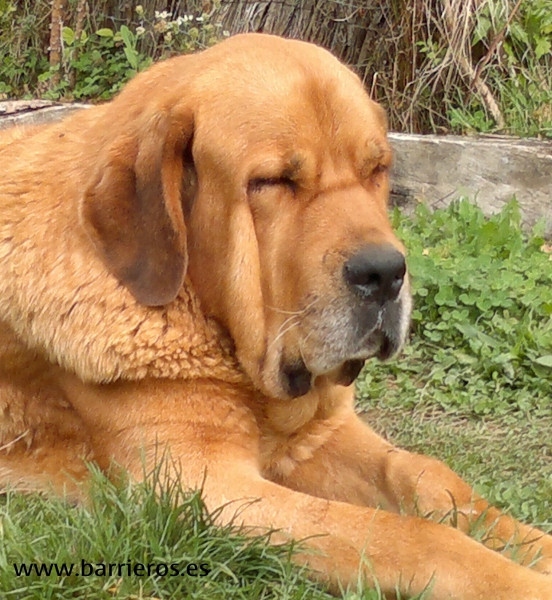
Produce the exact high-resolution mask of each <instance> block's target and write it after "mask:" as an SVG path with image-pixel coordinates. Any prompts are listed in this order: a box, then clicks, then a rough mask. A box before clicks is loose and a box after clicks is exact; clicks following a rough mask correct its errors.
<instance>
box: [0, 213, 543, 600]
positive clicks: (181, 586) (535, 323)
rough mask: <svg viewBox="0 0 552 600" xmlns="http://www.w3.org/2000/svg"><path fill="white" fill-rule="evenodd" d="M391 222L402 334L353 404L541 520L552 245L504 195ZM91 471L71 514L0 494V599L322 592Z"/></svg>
mask: <svg viewBox="0 0 552 600" xmlns="http://www.w3.org/2000/svg"><path fill="white" fill-rule="evenodd" d="M393 220H394V225H395V226H396V228H397V230H398V231H399V235H400V236H401V237H402V238H403V239H404V241H405V244H406V245H407V247H408V248H409V253H410V254H409V267H410V270H411V273H412V275H413V282H414V291H415V298H416V310H415V312H414V315H413V326H412V339H411V341H410V344H409V346H408V347H407V348H406V350H405V352H404V354H403V356H402V357H401V358H399V359H396V360H394V361H392V362H390V363H388V364H376V363H370V364H368V365H367V366H366V368H365V370H364V371H363V373H362V375H361V377H360V378H359V383H358V390H359V410H360V411H361V412H362V414H363V415H364V417H365V418H366V419H367V420H368V421H369V422H370V423H371V424H372V425H373V426H374V427H375V428H376V429H377V430H378V431H380V432H383V433H384V434H385V435H386V436H387V437H388V438H389V439H391V440H393V441H394V442H396V443H398V444H400V445H402V446H404V447H406V448H410V449H413V450H416V451H421V452H424V453H426V454H431V455H434V456H437V457H439V458H441V459H443V460H445V461H446V462H447V463H448V464H449V465H450V466H451V467H452V468H454V469H455V470H457V471H458V472H459V473H461V474H462V475H463V476H464V477H465V478H467V479H468V480H469V481H470V482H471V483H472V484H474V485H475V487H476V489H477V490H478V491H480V492H482V493H483V494H484V495H485V496H486V497H487V498H488V499H490V500H492V501H493V502H495V503H496V504H498V505H500V506H501V507H503V508H505V509H507V510H509V511H511V512H512V514H514V515H515V516H517V517H519V518H522V519H526V520H529V521H531V522H533V523H535V524H538V525H540V526H541V527H544V528H548V529H552V436H551V435H550V431H551V427H552V406H551V400H552V252H551V251H552V248H551V247H550V246H549V245H548V244H547V243H546V242H545V240H544V239H543V238H542V231H540V230H539V227H536V228H535V230H534V231H533V232H532V233H531V234H528V235H526V234H524V233H522V231H521V229H520V225H519V221H520V219H519V213H518V210H517V206H516V204H515V203H511V204H510V205H508V206H507V207H506V208H505V210H504V211H503V212H502V213H501V214H500V215H497V216H495V217H493V218H492V219H490V220H487V219H485V218H484V217H483V215H482V214H481V212H480V211H479V210H478V209H477V208H475V207H474V206H473V205H471V204H469V203H468V202H466V201H461V202H459V203H456V204H455V205H453V206H452V207H451V208H449V209H446V210H442V211H437V212H436V213H430V212H429V211H427V209H426V208H425V207H424V206H423V205H420V206H419V207H418V210H417V211H416V214H415V215H414V216H413V217H412V218H405V217H403V216H401V215H400V214H399V213H398V212H395V213H394V214H393ZM95 480H96V481H95V485H94V486H93V490H94V493H93V498H92V501H91V502H90V504H89V505H88V506H85V507H83V506H81V507H74V506H69V505H66V504H64V503H63V502H61V501H54V500H46V499H44V498H41V497H40V496H22V495H17V494H13V493H7V494H4V496H3V497H2V498H1V499H0V596H1V597H2V599H4V598H6V600H8V599H18V600H23V599H29V600H30V599H33V600H45V599H48V598H52V599H54V598H55V599H56V600H58V599H69V598H71V599H74V598H86V599H89V600H100V599H106V600H107V599H110V600H111V599H118V598H120V599H123V598H125V599H128V600H138V599H142V598H143V599H150V600H154V599H156V598H158V599H161V598H175V599H179V600H180V599H184V598H186V599H188V598H190V599H193V598H197V599H201V600H206V599H208V600H211V599H212V600H217V599H219V598H220V599H221V600H222V599H228V598H231V599H241V598H243V599H248V600H251V599H255V600H257V599H267V600H268V599H281V600H283V599H289V600H299V599H303V598H304V599H307V598H308V599H312V600H321V599H328V598H329V596H328V595H327V594H326V592H325V591H324V590H323V589H322V588H320V587H317V586H315V585H314V584H313V583H310V582H309V581H308V579H306V577H305V576H304V573H302V572H301V571H300V570H299V569H297V568H295V567H293V566H291V563H290V556H291V554H292V552H293V548H290V547H283V548H273V547H270V546H269V545H268V544H267V540H266V538H262V537H261V538H256V539H250V538H247V537H245V536H244V535H243V534H242V533H241V532H240V531H238V530H236V529H232V528H231V527H228V528H226V529H220V528H217V527H215V526H214V525H213V519H212V516H209V515H207V514H206V513H205V510H204V508H203V505H202V502H201V498H200V496H199V494H197V493H196V494H192V495H191V496H190V495H185V494H182V491H181V490H179V489H177V488H175V487H173V488H172V489H169V490H168V491H167V492H166V494H164V495H163V496H162V497H161V498H159V497H156V495H155V494H154V493H153V487H154V486H153V484H152V483H151V482H150V483H149V484H146V485H144V486H138V487H129V486H127V485H125V484H120V485H118V486H115V485H113V484H111V483H109V482H108V481H106V480H105V479H103V478H102V477H101V476H99V475H98V474H95ZM175 504H176V505H177V508H175ZM82 560H85V561H86V563H87V565H88V566H87V567H86V569H88V571H89V572H90V575H89V576H87V577H83V576H76V575H75V574H74V573H73V574H69V573H67V572H65V573H59V574H56V573H55V571H52V572H51V573H50V575H49V576H47V575H45V574H44V573H43V574H42V575H38V574H37V573H36V572H33V573H30V574H28V575H25V574H20V575H16V574H15V572H14V567H13V565H14V563H15V564H17V565H20V564H21V563H26V564H27V565H30V564H31V563H35V564H36V565H45V566H46V567H49V566H50V565H52V564H54V563H57V565H58V567H59V565H61V564H62V563H66V564H67V565H69V564H70V563H74V564H75V565H76V566H77V568H78V569H82V568H83V563H82V562H81V561H82ZM110 563H113V564H115V563H117V564H116V565H115V567H114V568H113V569H112V573H111V574H109V572H108V571H109V564H110ZM129 563H130V564H129ZM127 564H129V566H128V567H127V566H125V565H127ZM102 565H103V566H102ZM119 565H121V566H119ZM136 565H141V566H142V568H141V569H140V570H139V571H138V572H136V573H135V572H131V573H129V572H128V571H127V568H128V569H133V568H135V567H136ZM172 567H174V568H172ZM18 568H19V567H18ZM148 569H149V571H148ZM176 572H178V573H179V575H178V576H177V575H176ZM344 597H346V598H347V600H360V599H361V598H362V599H363V600H376V599H377V598H379V597H380V595H379V594H378V592H377V591H369V590H364V591H363V592H360V593H359V594H357V593H352V592H349V593H344Z"/></svg>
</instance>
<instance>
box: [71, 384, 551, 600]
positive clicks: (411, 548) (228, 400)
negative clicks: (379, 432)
mask: <svg viewBox="0 0 552 600" xmlns="http://www.w3.org/2000/svg"><path fill="white" fill-rule="evenodd" d="M73 391H74V392H75V391H76V390H75V389H73ZM246 396H247V392H246V391H245V390H240V389H235V388H233V387H232V386H227V387H225V386H224V385H222V384H220V383H216V382H215V383H212V382H209V381H205V382H191V383H186V382H178V381H176V382H174V381H172V382H171V381H151V382H146V381H143V382H139V383H136V384H135V383H128V384H127V383H120V384H114V385H109V386H89V387H88V388H87V387H86V386H85V387H84V389H81V390H80V391H79V392H78V393H77V394H75V396H74V397H75V403H76V404H78V408H79V411H80V412H81V414H82V416H83V419H84V420H85V421H86V422H87V423H88V426H89V428H90V430H91V431H93V432H94V434H93V437H94V440H95V444H96V450H97V453H98V455H102V454H103V456H104V458H105V459H107V458H108V457H111V458H112V459H113V460H115V461H116V462H118V463H119V464H120V465H121V466H123V467H124V468H126V469H127V470H128V471H129V472H130V473H131V474H133V476H134V477H135V478H136V479H140V478H141V477H142V476H143V473H144V468H143V461H144V460H145V462H146V471H147V470H148V469H149V468H151V467H152V466H153V465H154V464H155V461H156V460H157V459H158V458H159V454H160V453H159V450H160V449H161V450H165V449H166V450H168V451H169V452H170V457H171V460H170V461H169V462H168V463H167V466H168V468H169V470H170V474H172V475H173V476H175V477H179V478H181V480H182V483H183V485H184V487H185V488H186V487H189V488H196V487H199V486H201V487H202V488H203V494H204V498H205V500H206V502H207V505H208V507H209V509H211V510H216V509H218V508H220V507H224V509H223V510H222V512H221V513H219V514H220V519H221V522H224V523H228V522H233V523H236V524H240V523H243V524H244V525H245V526H247V527H250V528H251V531H252V532H260V531H269V530H274V529H276V530H277V531H276V533H274V534H273V540H274V541H275V542H279V541H282V540H286V539H290V538H291V539H296V540H303V543H304V550H303V551H302V552H301V553H300V554H298V555H297V560H298V561H300V562H302V563H303V564H307V565H308V566H309V567H310V568H311V569H312V570H313V571H314V573H315V576H317V577H319V578H321V579H323V580H326V581H329V583H330V585H331V586H332V589H334V590H336V591H337V590H338V589H339V585H340V584H342V585H344V586H349V585H351V586H354V585H355V584H356V582H357V581H358V579H359V576H360V577H361V578H363V579H366V580H367V581H368V582H373V581H374V580H375V581H377V582H378V584H379V586H380V587H381V589H382V590H383V591H384V592H385V593H387V594H390V595H391V594H393V593H394V591H395V590H396V589H398V590H400V592H401V593H402V595H403V597H404V596H408V595H411V594H416V593H419V592H421V591H422V590H423V589H424V588H426V586H428V585H431V586H432V595H431V597H432V598H433V599H434V600H445V599H447V600H452V599H457V600H483V599H487V598H493V599H494V600H549V599H550V598H552V581H551V580H550V579H548V578H546V577H543V576H542V575H540V574H538V573H535V572H534V571H531V570H530V569H527V568H525V567H522V566H520V565H517V564H515V563H513V562H511V561H510V560H508V559H506V558H505V557H503V556H500V555H498V554H496V553H495V552H492V551H491V550H489V549H487V548H485V547H483V546H482V545H480V544H478V543H477V542H475V541H473V540H471V539H470V538H468V537H467V536H465V535H464V534H463V533H462V532H460V531H458V530H454V529H451V528H449V527H446V526H444V525H439V524H437V523H434V522H431V521H429V520H424V519H421V518H417V517H408V516H402V515H398V514H393V513H391V512H387V511H384V510H379V509H374V508H369V507H366V506H354V505H352V504H348V503H345V502H339V501H334V500H326V499H323V498H319V497H316V496H314V495H309V494H305V493H302V492H299V491H295V490H291V489H288V488H286V487H283V486H281V485H278V484H276V483H274V482H272V481H268V480H266V479H265V478H264V477H263V476H262V475H261V461H260V453H259V448H260V447H259V442H260V432H259V431H258V426H257V421H256V418H255V416H254V415H253V413H252V412H251V410H250V409H249V408H248V406H247V402H246V401H245V400H246ZM343 431H344V430H343ZM328 458H329V460H332V457H331V456H329V457H328Z"/></svg>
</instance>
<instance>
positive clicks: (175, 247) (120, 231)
mask: <svg viewBox="0 0 552 600" xmlns="http://www.w3.org/2000/svg"><path fill="white" fill-rule="evenodd" d="M160 112H161V114H159V112H158V113H157V114H153V115H150V117H149V118H148V117H146V116H144V117H143V118H140V119H137V122H136V121H135V122H134V125H132V130H131V131H130V132H129V133H123V134H121V135H119V136H118V137H115V139H114V141H113V142H112V143H111V145H110V146H109V148H108V150H107V153H106V154H105V155H104V156H103V157H102V161H101V163H100V165H99V168H98V170H97V172H96V174H95V177H94V179H93V182H92V184H91V185H90V186H89V187H88V189H87V190H86V191H85V194H84V197H83V200H82V203H81V206H80V219H81V223H82V225H83V226H84V229H85V230H86V232H87V234H88V235H89V237H90V238H91V239H92V241H93V243H94V245H95V246H96V248H97V250H98V251H99V253H100V255H101V257H102V259H103V260H104V262H105V264H106V265H107V267H108V268H109V269H110V271H111V272H112V273H113V274H114V275H115V277H117V279H119V281H120V282H121V283H122V284H123V285H125V286H126V287H127V288H128V290H129V291H130V292H131V293H132V295H133V296H134V297H135V298H136V300H138V302H140V303H141V304H145V305H147V306H161V305H164V304H168V303H169V302H171V301H172V300H174V298H175V297H176V295H177V294H178V292H179V290H180V288H181V286H182V283H183V280H184V276H185V274H186V269H187V262H188V257H187V250H186V229H185V225H184V218H183V214H182V194H183V189H182V188H183V176H184V165H183V160H184V151H185V148H186V145H187V144H188V143H189V141H190V140H191V138H192V131H193V117H192V114H191V112H187V113H186V114H183V115H178V116H174V115H171V114H170V113H167V112H162V111H160ZM123 118H124V117H123ZM129 128H130V127H129Z"/></svg>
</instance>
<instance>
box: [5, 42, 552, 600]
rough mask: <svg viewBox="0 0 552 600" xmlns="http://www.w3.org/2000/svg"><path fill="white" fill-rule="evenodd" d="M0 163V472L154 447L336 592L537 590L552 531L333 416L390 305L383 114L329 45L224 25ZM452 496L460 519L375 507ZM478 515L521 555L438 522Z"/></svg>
mask: <svg viewBox="0 0 552 600" xmlns="http://www.w3.org/2000/svg"><path fill="white" fill-rule="evenodd" d="M0 160H1V161H2V179H1V181H0V269H1V277H0V356H1V371H0V407H1V409H2V420H1V421H0V446H1V451H0V478H1V480H2V481H3V482H4V483H6V484H7V483H11V484H15V485H18V486H19V487H20V488H23V489H29V488H38V489H46V488H48V486H50V485H53V486H54V488H56V489H57V490H59V491H61V490H63V489H64V488H65V489H66V491H68V492H69V493H76V492H77V487H76V486H75V484H74V480H75V479H76V480H77V481H78V480H82V479H83V478H84V477H86V473H87V471H86V469H85V467H84V466H83V459H85V460H94V461H97V463H98V464H99V465H100V466H101V467H103V468H106V469H107V468H108V467H109V465H110V463H111V462H112V461H116V462H117V463H118V464H119V465H122V466H123V467H124V468H126V469H128V471H129V472H130V473H131V474H132V475H133V476H134V477H136V478H140V477H141V476H142V472H143V471H142V456H143V455H145V456H146V460H147V461H149V463H150V464H151V463H152V462H153V461H154V460H155V457H156V456H157V455H158V454H159V448H166V447H168V448H169V449H170V452H171V455H172V458H173V459H174V460H175V462H176V464H177V467H178V470H179V472H180V476H181V477H182V479H183V483H184V485H185V486H192V487H193V486H197V485H199V484H201V483H203V481H204V478H205V482H204V489H205V498H206V501H207V503H208V505H209V506H210V507H213V508H214V507H219V506H221V505H223V504H227V508H226V511H225V513H224V518H227V519H230V518H232V517H233V515H234V512H235V511H236V510H240V515H241V517H240V518H241V519H242V520H243V521H244V522H245V523H247V524H249V525H251V526H253V527H260V528H267V527H271V528H278V529H280V530H281V534H280V536H279V537H278V536H275V537H278V539H280V538H284V537H286V536H292V537H294V538H306V537H308V538H309V542H308V544H309V545H310V546H311V547H312V548H313V549H314V550H315V552H314V553H306V554H304V555H302V556H300V557H298V560H301V561H303V562H306V563H308V564H309V565H310V567H311V568H312V569H313V571H314V572H315V574H317V576H319V577H321V578H324V579H327V580H329V581H330V582H331V583H332V585H333V587H334V589H337V582H338V581H341V582H342V583H343V584H344V585H348V584H354V583H355V582H356V581H357V579H358V575H359V573H361V574H363V575H364V576H365V577H366V579H368V580H372V578H374V577H375V578H376V579H377V581H378V582H379V585H380V586H381V588H382V589H383V591H384V592H387V593H389V594H392V593H393V591H394V590H395V589H396V588H397V589H400V590H401V592H402V593H403V594H411V593H417V592H420V591H421V590H423V589H424V588H425V587H426V586H427V585H428V584H430V583H431V582H432V584H433V591H432V594H433V595H432V597H433V598H436V599H442V600H444V599H445V598H447V599H448V598H456V599H458V600H475V599H483V598H484V599H489V598H494V599H495V600H506V599H509V600H537V599H538V600H545V599H551V598H552V578H548V577H545V576H544V575H543V574H540V573H538V572H537V571H539V570H540V571H543V572H547V573H550V571H551V570H552V539H551V538H550V537H548V536H544V534H542V533H541V532H539V531H538V530H535V529H532V528H530V527H527V526H525V525H521V524H519V523H516V522H515V521H514V520H512V519H511V518H509V517H507V516H504V515H502V514H501V513H500V512H499V511H497V510H496V509H493V508H489V507H488V505H487V504H486V502H485V501H484V500H482V499H480V498H477V497H475V496H474V493H473V491H472V490H471V488H470V487H469V486H468V485H467V484H466V483H464V482H463V481H462V480H461V479H460V478H459V477H457V476H456V475H455V474H454V473H452V472H451V471H450V470H449V469H448V468H447V467H446V466H445V465H443V464H442V463H440V462H438V461H436V460H433V459H430V458H426V457H423V456H419V455H414V454H410V453H408V452H405V451H402V450H398V449H397V448H394V447H393V446H392V445H391V444H389V443H387V442H386V441H384V440H383V439H381V438H380V437H378V436H377V435H376V434H375V433H374V432H373V431H371V430H370V429H369V428H368V427H367V426H366V425H365V424H363V423H362V422H361V421H360V420H359V419H358V418H357V417H356V416H355V413H354V410H353V386H352V385H351V384H352V382H353V380H354V379H355V377H356V375H357V374H358V371H359V369H360V367H361V366H362V364H363V363H364V360H365V359H366V358H368V357H371V356H377V357H382V358H385V357H388V356H391V355H392V354H394V353H396V352H397V351H398V350H399V349H400V347H401V345H402V344H403V342H404V339H405V336H406V331H407V327H408V318H409V312H410V295H409V286H408V279H407V275H406V273H405V261H404V254H403V249H402V246H401V245H400V243H399V242H398V241H397V240H396V238H395V237H394V235H393V233H392V231H391V228H390V225H389V222H388V219H387V214H386V213H387V205H386V203H387V195H388V169H389V165H390V161H391V152H390V150H389V146H388V143H387V141H386V126H385V118H384V115H383V112H382V110H381V109H380V108H379V107H378V106H377V105H376V104H374V103H373V102H372V101H370V100H369V99H368V97H367V95H366V93H365V92H364V90H363V88H362V85H361V84H360V82H359V80H358V79H357V78H356V77H355V76H354V75H353V74H352V73H351V72H350V71H348V70H347V69H346V68H345V67H344V66H343V65H341V64H340V63H339V62H338V61H337V60H336V59H334V58H333V57H332V56H330V54H328V53H327V52H325V51H324V50H321V49H320V48H317V47H315V46H312V45H309V44H305V43H302V42H297V41H284V40H282V39H279V38H275V37H270V36H262V35H246V36H238V37H235V38H232V39H230V40H228V41H226V42H224V43H222V44H220V45H219V46H216V47H215V48H213V49H211V50H208V51H206V52H203V53H201V54H198V55H195V56H186V57H182V58H176V59H172V60H168V61H166V62H163V63H161V64H158V65H156V66H154V67H153V68H151V69H150V70H149V71H147V72H146V73H144V74H141V75H139V76H138V77H136V79H135V80H134V81H132V82H131V83H130V84H129V85H128V86H127V87H126V88H125V90H124V91H123V92H122V93H121V94H120V95H119V96H118V97H117V98H116V99H115V100H114V101H113V102H110V103H108V104H106V105H103V106H99V107H96V108H92V109H89V110H86V111H82V112H79V113H77V114H75V115H74V116H71V117H69V118H68V119H67V120H65V121H64V122H62V123H60V124H55V125H48V126H44V127H39V128H34V129H26V130H19V131H13V132H8V133H4V134H3V135H2V137H0ZM142 453H143V454H142ZM251 498H257V499H260V500H259V501H258V502H253V503H251V502H249V500H250V499H251ZM232 501H233V502H232ZM228 503H229V504H228ZM455 507H456V508H457V513H456V512H455V515H454V517H455V519H456V520H457V521H458V529H454V528H452V527H448V526H446V525H440V524H436V523H434V522H431V521H429V520H425V519H422V518H418V517H416V516H403V515H401V514H399V513H400V512H401V511H404V512H406V513H409V514H411V515H415V514H418V513H420V514H427V513H437V514H441V515H446V513H447V512H449V511H453V509H455ZM482 511H487V512H486V517H485V519H486V522H487V524H488V525H489V526H492V527H493V535H491V536H489V538H488V545H490V546H492V547H500V546H501V545H502V544H504V543H506V542H508V541H510V540H513V541H515V542H521V543H524V548H523V550H524V552H525V559H524V560H525V562H526V563H529V562H530V561H531V560H532V559H533V558H534V557H535V555H536V553H537V552H540V551H542V555H543V557H542V559H541V560H540V561H539V562H537V564H536V566H535V569H536V570H532V569H530V568H528V567H524V566H520V565H517V564H515V563H514V562H511V561H510V560H509V559H507V558H505V557H504V556H502V555H500V554H499V553H496V552H494V551H493V550H491V549H489V548H486V547H484V546H483V545H480V544H479V543H477V542H475V541H473V540H471V539H470V538H468V537H467V536H466V535H465V534H464V533H463V532H462V531H461V530H466V529H467V528H468V527H469V525H470V523H471V522H473V521H475V520H476V519H477V518H478V517H479V516H480V515H481V513H482ZM319 534H322V535H319ZM363 556H364V558H363Z"/></svg>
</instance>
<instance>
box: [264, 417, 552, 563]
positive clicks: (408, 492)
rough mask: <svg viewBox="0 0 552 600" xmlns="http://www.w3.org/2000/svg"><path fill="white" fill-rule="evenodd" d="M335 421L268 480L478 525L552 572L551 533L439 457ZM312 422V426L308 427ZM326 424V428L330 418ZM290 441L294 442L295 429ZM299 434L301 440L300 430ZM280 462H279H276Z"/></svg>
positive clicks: (354, 420) (353, 421)
mask: <svg viewBox="0 0 552 600" xmlns="http://www.w3.org/2000/svg"><path fill="white" fill-rule="evenodd" d="M335 418H336V419H338V418H339V419H340V421H341V422H340V423H339V426H336V427H335V429H334V430H333V431H332V434H331V436H330V437H329V439H327V440H326V441H325V443H324V444H322V445H321V446H320V447H319V448H318V449H317V450H316V451H314V452H313V453H312V456H310V458H308V459H306V460H300V459H298V458H297V457H301V456H302V455H303V456H304V455H305V452H303V453H301V452H297V448H290V451H289V455H290V456H291V457H295V459H294V460H289V461H287V462H286V463H285V465H286V467H287V469H285V470H282V471H280V472H278V471H277V470H275V472H274V474H273V477H272V479H274V480H275V481H277V482H278V483H280V484H282V485H285V486H288V487H290V488H293V489H295V490H298V491H302V492H306V493H308V494H313V495H317V496H320V497H324V498H328V499H332V500H341V501H345V502H350V503H354V504H357V505H364V506H374V507H376V506H381V507H382V508H384V509H386V510H390V511H393V512H404V513H406V514H410V515H422V516H431V517H432V519H433V520H441V519H443V520H445V521H446V522H447V523H448V524H452V525H454V526H456V527H457V528H459V529H461V530H462V531H464V532H469V531H473V528H474V526H475V525H477V526H479V527H480V528H481V529H484V530H486V533H485V534H484V536H483V541H484V543H485V545H487V546H489V547H491V548H495V549H502V548H506V549H508V548H510V547H511V552H510V551H508V553H509V554H510V555H512V556H515V557H516V560H521V561H522V562H523V564H531V563H534V562H535V561H536V563H535V564H534V568H535V569H536V570H538V571H541V572H543V573H547V574H551V573H552V537H551V536H548V535H546V534H544V533H543V532H542V531H540V530H538V529H535V528H533V527H529V526H527V525H524V524H522V523H519V522H518V521H516V520H515V519H512V518H511V517H510V516H508V515H505V514H503V513H502V512H501V511H499V510H498V509H496V508H494V507H492V506H490V505H489V504H488V503H487V502H486V501H485V500H483V499H482V498H481V497H478V496H477V495H476V494H475V493H474V491H473V489H472V488H471V487H470V486H469V485H468V484H467V483H466V482H465V481H463V480H462V479H461V478H460V477H459V476H458V475H456V473H454V472H453V471H452V470H451V469H449V468H448V467H447V466H446V465H445V464H444V463H442V462H440V461H438V460H436V459H434V458H430V457H427V456H422V455H419V454H413V453H411V452H407V451H404V450H400V449H398V448H396V447H395V446H393V445H392V444H390V443H389V442H387V441H385V440H384V439H383V438H381V437H380V436H379V435H377V434H376V433H375V432H374V431H373V430H372V429H370V428H369V427H368V426H367V425H366V424H365V423H364V422H363V421H361V420H360V419H359V418H358V417H357V416H356V415H355V414H354V412H353V411H352V409H351V410H350V411H349V412H348V413H347V414H346V415H345V416H343V415H342V416H340V417H335ZM314 426H316V424H314V425H313V427H314ZM326 427H332V423H331V419H330V420H329V421H328V423H327V425H326ZM297 437H298V440H299V441H298V443H301V438H300V436H297ZM304 439H309V438H308V436H307V435H305V436H304ZM283 464H284V463H283Z"/></svg>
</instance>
